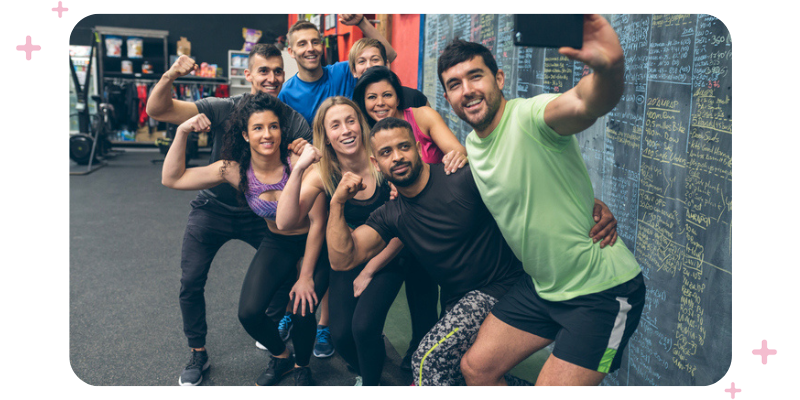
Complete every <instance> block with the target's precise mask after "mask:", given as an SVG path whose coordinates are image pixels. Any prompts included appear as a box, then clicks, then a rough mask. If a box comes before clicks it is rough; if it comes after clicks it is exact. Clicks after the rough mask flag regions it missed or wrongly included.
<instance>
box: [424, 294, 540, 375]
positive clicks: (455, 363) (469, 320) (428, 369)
mask: <svg viewBox="0 0 800 400" xmlns="http://www.w3.org/2000/svg"><path fill="white" fill-rule="evenodd" d="M496 303H497V299H496V298H494V297H492V296H489V295H488V294H485V293H483V292H480V291H477V290H473V291H471V292H469V293H467V294H466V295H464V297H462V298H461V300H459V301H458V303H456V305H454V306H453V308H452V309H450V311H448V312H447V314H445V315H444V317H442V319H440V320H439V322H437V323H436V325H434V327H433V328H432V329H431V330H430V332H428V334H427V335H425V337H424V338H423V339H422V342H420V344H419V347H417V351H415V352H414V356H413V358H412V359H411V368H412V373H413V374H414V385H416V386H463V385H465V384H466V382H465V381H464V376H463V375H461V357H463V356H464V354H465V353H466V352H467V350H468V349H469V348H470V346H472V343H474V342H475V338H476V337H477V336H478V330H479V329H480V327H481V324H482V323H483V320H484V319H486V316H488V315H489V312H491V311H492V307H494V305H495V304H496ZM505 378H506V382H507V383H508V384H509V385H510V386H529V385H531V383H530V382H527V381H525V380H523V379H520V378H517V377H515V376H512V375H509V374H506V375H505Z"/></svg>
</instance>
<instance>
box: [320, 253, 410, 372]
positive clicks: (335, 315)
mask: <svg viewBox="0 0 800 400" xmlns="http://www.w3.org/2000/svg"><path fill="white" fill-rule="evenodd" d="M365 265H366V264H362V265H360V266H358V267H356V268H354V269H352V270H350V271H343V272H339V271H331V273H330V293H329V295H330V301H329V302H328V312H329V315H330V329H331V337H332V339H333V344H334V347H336V351H337V352H338V353H339V355H341V356H342V358H344V360H345V361H347V363H348V364H350V366H351V367H353V368H354V369H355V370H356V371H357V372H358V373H359V374H360V375H361V377H362V383H363V385H364V386H375V385H378V383H379V382H380V378H381V372H382V371H383V362H384V360H385V358H386V348H385V347H384V343H383V337H382V333H383V325H384V323H385V322H386V314H387V313H388V312H389V308H390V307H391V306H392V303H393V302H394V299H395V298H396V297H397V293H398V292H399V291H400V286H401V285H402V284H403V278H404V273H403V272H404V271H403V269H402V268H401V267H400V265H399V263H398V260H397V258H395V259H394V260H392V262H390V263H389V265H387V266H385V267H384V268H383V269H381V270H380V271H379V272H378V273H377V274H375V275H374V276H373V278H372V281H371V282H370V283H369V285H368V286H367V288H366V289H364V291H363V292H362V293H361V296H359V297H353V281H354V280H355V279H356V277H358V275H359V274H360V273H361V271H362V270H363V269H364V266H365Z"/></svg>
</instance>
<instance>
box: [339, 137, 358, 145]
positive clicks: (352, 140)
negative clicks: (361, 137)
mask: <svg viewBox="0 0 800 400" xmlns="http://www.w3.org/2000/svg"><path fill="white" fill-rule="evenodd" d="M355 141H356V138H350V139H347V140H344V141H342V143H343V144H350V143H353V142H355Z"/></svg>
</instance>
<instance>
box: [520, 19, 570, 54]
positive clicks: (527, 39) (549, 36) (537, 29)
mask: <svg viewBox="0 0 800 400" xmlns="http://www.w3.org/2000/svg"><path fill="white" fill-rule="evenodd" d="M514 45H515V46H531V47H552V48H559V47H564V46H568V47H572V48H575V49H580V48H581V47H582V46H583V14H514Z"/></svg>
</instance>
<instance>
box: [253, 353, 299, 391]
mask: <svg viewBox="0 0 800 400" xmlns="http://www.w3.org/2000/svg"><path fill="white" fill-rule="evenodd" d="M292 369H294V355H290V356H289V358H278V357H274V356H269V364H267V370H266V371H264V373H263V374H261V376H259V377H258V380H256V385H258V386H272V385H274V384H276V383H278V382H279V381H280V380H281V378H283V377H284V376H285V375H286V374H288V373H289V372H292Z"/></svg>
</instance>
